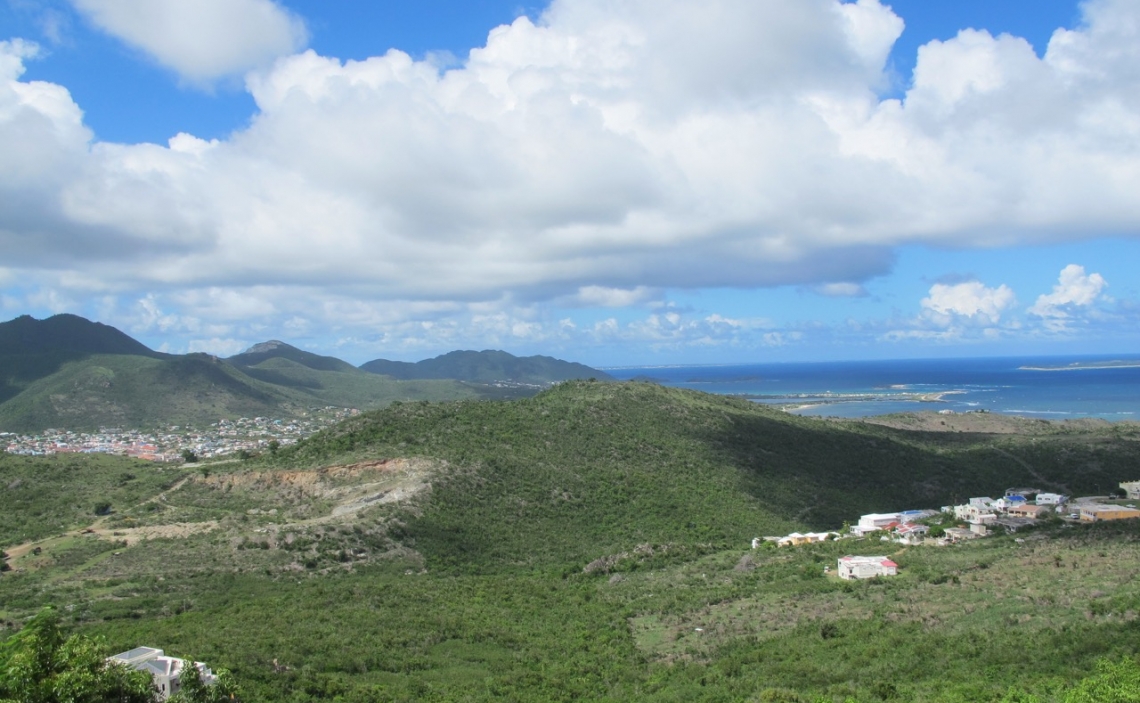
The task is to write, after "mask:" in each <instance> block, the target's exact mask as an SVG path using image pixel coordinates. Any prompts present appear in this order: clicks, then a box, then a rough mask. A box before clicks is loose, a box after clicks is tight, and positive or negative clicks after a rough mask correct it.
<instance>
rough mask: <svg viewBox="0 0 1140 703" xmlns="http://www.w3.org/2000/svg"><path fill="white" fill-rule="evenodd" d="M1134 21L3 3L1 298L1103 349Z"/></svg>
mask: <svg viewBox="0 0 1140 703" xmlns="http://www.w3.org/2000/svg"><path fill="white" fill-rule="evenodd" d="M187 8H191V10H190V11H189V13H188V9H187ZM1138 28H1140V7H1138V6H1137V5H1136V3H1135V2H1133V1H1132V0H1094V1H1093V2H1089V3H1083V4H1082V3H1077V2H1072V1H1070V2H1061V1H1057V0H1046V1H1041V2H1034V3H1028V2H1005V3H993V2H980V1H975V0H968V1H967V0H963V1H958V2H953V3H931V2H929V1H928V0H900V1H896V2H893V3H885V2H883V3H880V2H878V1H876V0H860V1H859V2H847V3H843V2H839V0H717V2H712V3H706V4H702V5H700V6H699V7H698V6H697V4H694V3H684V2H667V1H665V0H653V1H650V0H621V1H619V2H612V1H608V2H603V1H602V0H561V1H560V2H556V3H554V4H552V5H545V4H533V5H522V4H519V3H508V2H498V1H494V0H483V1H479V0H471V1H469V2H464V3H455V2H443V1H442V0H431V1H425V2H420V3H414V4H412V3H387V2H385V3H329V2H320V1H318V0H303V1H302V0H296V1H292V2H273V1H271V0H202V1H201V2H199V3H195V4H193V5H190V4H186V3H181V2H178V1H177V0H146V1H145V2H144V1H142V0H0V30H3V31H2V32H0V42H3V44H0V251H2V252H3V253H2V254H0V318H2V319H10V318H11V317H15V316H17V315H20V314H32V315H34V316H37V317H43V316H47V315H51V314H53V313H57V312H72V313H77V314H81V315H84V316H87V317H89V318H91V319H96V320H100V321H103V322H106V323H108V324H112V325H115V326H117V327H119V328H121V329H123V330H124V331H126V332H128V333H130V334H132V335H134V336H135V337H137V338H139V339H140V340H142V341H144V342H145V343H147V344H149V345H151V346H153V347H155V348H162V349H165V350H169V351H176V352H185V351H208V352H211V353H216V354H220V355H229V354H232V353H236V352H237V351H240V350H241V349H243V348H245V347H247V346H249V345H251V344H253V343H256V342H259V341H263V340H266V339H270V338H277V339H282V340H285V341H288V342H291V343H293V344H296V345H297V346H301V347H304V348H307V349H311V350H313V351H318V352H322V353H327V354H333V355H336V356H339V357H341V358H345V359H347V360H350V361H353V362H357V363H359V362H363V361H366V360H369V359H373V358H380V357H383V358H393V359H413V360H414V359H420V358H425V357H428V356H433V355H435V354H439V353H442V352H445V351H448V350H451V349H456V348H477V349H482V348H501V349H506V350H508V351H511V352H514V353H519V354H531V353H543V354H551V355H555V356H561V357H564V358H572V359H576V360H582V361H585V362H587V363H592V364H596V365H633V364H639V363H644V364H658V363H718V362H745V361H771V360H802V359H818V360H826V359H855V358H902V357H927V356H977V355H1005V354H1011V355H1016V354H1075V353H1122V354H1123V353H1134V352H1136V351H1137V349H1138V346H1140V345H1138V343H1140V324H1138V323H1140V283H1137V282H1136V276H1135V274H1134V270H1135V268H1136V263H1137V262H1140V236H1138V235H1140V199H1138V198H1136V197H1135V193H1137V192H1140V98H1138V97H1137V96H1140V73H1138V72H1137V71H1136V69H1135V66H1137V65H1140V41H1138V40H1140V37H1137V36H1136V35H1137V33H1138V32H1140V29H1138Z"/></svg>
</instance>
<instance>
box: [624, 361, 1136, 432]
mask: <svg viewBox="0 0 1140 703" xmlns="http://www.w3.org/2000/svg"><path fill="white" fill-rule="evenodd" d="M605 370H606V372H607V373H609V374H610V375H612V376H614V377H616V378H618V379H621V380H629V379H634V378H643V379H649V380H653V381H655V382H657V383H661V384H662V385H666V386H676V387H680V388H692V389H695V390H700V391H705V392H708V393H720V394H731V395H740V396H745V397H748V398H750V399H752V400H755V401H757V402H762V403H773V404H779V405H784V406H795V407H797V409H795V410H793V412H797V413H800V414H805V415H825V416H838V417H866V416H869V415H884V414H887V413H895V412H912V411H916V410H935V411H937V410H953V411H955V412H968V411H977V410H987V411H989V412H995V413H1005V414H1008V415H1023V416H1026V417H1037V418H1043V419H1067V418H1086V417H1096V418H1103V419H1105V420H1110V421H1121V420H1136V421H1140V355H1131V356H1128V355H1126V356H1098V357H1090V356H1082V357H1002V358H987V359H908V360H896V361H838V362H819V363H810V364H808V363H803V364H797V363H782V364H743V365H731V366H730V365H724V366H653V367H623V368H610V369H605Z"/></svg>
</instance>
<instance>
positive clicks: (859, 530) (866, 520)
mask: <svg viewBox="0 0 1140 703" xmlns="http://www.w3.org/2000/svg"><path fill="white" fill-rule="evenodd" d="M897 522H899V514H898V513H870V514H868V515H863V516H861V517H860V518H859V524H858V525H855V526H854V527H852V528H851V531H852V532H853V533H855V534H857V535H859V536H860V537H862V536H863V535H865V534H867V533H869V532H875V531H877V530H885V529H888V528H890V527H891V524H892V523H897Z"/></svg>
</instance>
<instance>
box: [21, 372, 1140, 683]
mask: <svg viewBox="0 0 1140 703" xmlns="http://www.w3.org/2000/svg"><path fill="white" fill-rule="evenodd" d="M892 424H894V425H896V426H895V427H887V426H882V425H875V424H870V423H863V422H833V421H827V420H820V419H812V418H801V417H795V416H791V415H787V414H784V413H781V412H778V411H774V410H772V409H770V408H766V407H763V406H758V405H755V404H751V403H748V402H745V401H741V400H738V399H732V398H725V397H720V396H710V395H705V394H701V393H695V392H691V391H683V390H676V389H668V388H662V387H658V386H654V385H651V384H642V383H621V384H617V383H590V382H568V383H564V384H560V385H558V386H556V387H554V388H552V389H550V390H548V391H546V392H544V393H542V394H539V395H538V396H536V397H534V398H530V399H525V400H519V401H512V402H471V401H460V402H452V403H426V402H410V403H400V404H393V405H392V406H391V407H388V408H385V409H382V410H378V411H374V412H371V413H366V414H364V415H362V416H358V417H356V418H353V419H351V420H349V421H346V422H345V423H343V424H341V425H339V426H337V427H334V428H332V429H330V430H328V431H325V432H324V433H322V434H319V435H316V436H314V437H312V438H310V439H308V440H306V441H304V442H302V443H300V444H298V445H296V446H295V447H291V448H282V449H281V450H280V451H278V452H277V454H276V456H273V457H269V456H266V457H263V458H262V459H260V460H251V461H246V462H241V463H234V464H218V465H214V466H202V467H198V468H197V469H195V470H193V471H186V470H184V471H174V472H171V471H169V470H168V469H161V470H157V469H156V467H152V466H147V465H144V464H142V463H140V462H133V463H132V462H127V461H125V460H122V461H119V460H116V461H109V460H105V459H102V460H98V462H96V461H94V460H89V459H88V458H86V457H66V458H65V457H53V458H36V459H23V458H21V459H16V458H12V459H9V460H8V461H3V460H0V485H7V486H8V487H9V489H10V491H9V494H5V497H4V500H3V501H0V502H2V503H3V509H4V510H5V511H6V514H7V515H9V516H11V517H15V518H16V519H15V520H13V521H12V523H11V524H12V528H11V529H9V530H8V531H7V540H8V542H7V543H6V544H3V545H0V547H2V548H3V549H4V551H6V552H8V555H9V556H8V558H7V560H6V563H7V564H8V565H9V568H10V569H11V571H8V572H4V573H0V640H3V639H4V638H5V636H6V633H8V632H11V629H12V628H13V625H12V624H11V623H19V622H21V621H23V620H25V619H26V618H27V617H29V616H30V615H31V614H33V613H35V612H36V611H37V609H38V608H39V607H41V606H43V605H47V604H55V605H57V606H61V607H62V606H65V605H66V606H67V608H66V610H61V612H63V613H64V615H65V618H66V619H67V622H68V623H69V624H70V625H71V626H73V627H78V628H80V629H81V630H83V631H86V632H88V633H90V634H97V635H101V636H104V637H106V638H107V641H108V643H109V646H111V647H112V648H118V649H125V648H128V647H131V646H135V645H137V644H138V643H139V642H148V643H156V644H160V645H162V646H163V647H165V648H167V649H168V651H172V652H175V653H178V654H181V655H191V656H194V657H195V658H197V659H200V660H203V661H207V662H209V663H211V665H214V666H219V667H227V668H229V669H231V670H233V672H234V674H235V675H236V677H237V678H238V680H239V682H241V683H242V685H243V686H245V688H246V691H247V692H248V693H249V696H250V699H251V700H252V699H256V700H265V701H319V700H335V699H337V698H340V699H341V700H346V701H352V700H359V701H372V700H389V701H397V700H436V701H497V700H519V701H530V700H535V701H540V700H541V701H549V700H557V701H572V700H612V701H619V700H620V701H626V700H665V701H678V702H679V701H689V700H725V701H736V700H741V701H746V700H760V701H793V702H806V703H817V702H819V701H829V702H833V703H837V702H839V701H856V702H858V703H871V702H872V701H881V700H900V701H902V700H905V701H916V702H929V703H936V702H937V703H944V702H946V701H953V702H958V703H966V702H967V701H969V702H971V703H972V702H974V701H993V702H994V703H997V702H998V701H1022V702H1026V701H1038V702H1039V703H1073V702H1075V701H1081V702H1082V703H1083V702H1084V701H1088V700H1101V699H1098V698H1079V697H1073V695H1075V694H1072V695H1070V694H1071V693H1072V692H1073V691H1077V690H1078V689H1079V687H1081V686H1086V685H1087V686H1094V685H1099V684H1098V683H1097V682H1098V681H1099V679H1097V678H1096V677H1097V676H1106V675H1107V674H1104V672H1106V671H1107V672H1109V673H1112V672H1118V673H1119V674H1120V675H1126V676H1133V675H1134V673H1135V672H1140V669H1137V668H1136V666H1135V660H1134V659H1128V658H1126V657H1133V656H1134V655H1135V651H1136V625H1135V622H1136V620H1135V612H1137V609H1138V608H1140V586H1138V585H1137V581H1136V580H1135V579H1134V578H1133V576H1134V575H1133V574H1132V572H1133V571H1134V570H1135V567H1134V564H1135V562H1136V559H1137V558H1140V552H1138V550H1140V532H1138V530H1140V526H1136V525H1123V524H1121V525H1111V524H1110V525H1104V526H1091V527H1084V526H1081V527H1070V526H1065V525H1048V524H1047V525H1045V526H1042V527H1040V528H1038V529H1036V530H1031V531H1028V532H1023V533H1019V535H1017V536H1016V537H1015V536H1012V535H1011V536H1008V537H1006V536H998V537H993V538H987V539H985V540H979V541H977V542H974V543H967V544H963V545H959V546H955V547H933V546H918V547H915V546H911V547H905V548H904V547H900V546H899V545H894V544H884V543H881V542H879V541H878V540H877V539H864V540H858V539H849V540H842V541H839V542H828V543H824V544H818V545H813V546H809V547H803V548H788V549H779V550H778V549H776V548H775V547H770V548H761V549H755V550H750V549H749V548H748V544H749V541H750V539H751V538H752V537H754V536H758V535H764V534H772V533H781V532H783V531H785V530H789V529H800V530H803V529H805V528H808V527H823V528H836V527H838V526H839V524H841V522H842V521H844V520H852V519H854V518H856V517H857V516H858V515H859V514H860V513H864V512H870V511H881V510H896V509H900V508H904V507H925V506H935V507H937V506H939V505H941V504H943V503H945V502H948V501H949V500H950V499H951V498H954V497H959V498H961V497H968V496H971V495H978V494H993V493H999V492H1001V491H1002V490H1003V489H1004V488H1005V487H1008V486H1010V485H1018V484H1034V485H1040V486H1042V487H1052V486H1065V487H1067V488H1068V489H1069V490H1071V491H1072V492H1073V493H1074V494H1078V495H1079V494H1081V493H1084V492H1088V491H1091V490H1095V489H1096V488H1097V487H1099V486H1104V485H1106V484H1107V483H1108V482H1111V481H1117V480H1120V479H1122V478H1131V477H1134V471H1135V466H1136V465H1137V460H1138V459H1140V442H1138V441H1137V440H1138V439H1140V428H1138V427H1137V426H1135V425H1131V424H1129V425H1114V426H1100V425H1092V424H1088V423H1084V424H1080V423H1078V424H1074V425H1067V424H1062V423H1056V424H1049V423H1042V424H1034V425H1027V426H1024V427H1021V428H1018V429H1017V431H1014V432H1009V431H1005V432H1004V433H1001V434H996V433H986V432H979V431H963V432H929V431H925V430H911V429H906V425H907V424H908V423H907V418H905V417H899V418H895V420H894V421H893V422H892ZM918 426H920V427H921V426H922V423H921V422H919V423H918ZM1006 429H1007V430H1008V428H1006ZM89 461H90V462H91V463H88V462H89ZM140 470H141V471H154V472H155V473H154V474H153V475H144V474H142V473H140ZM80 477H86V478H85V479H84V480H83V481H80V480H79V479H80ZM82 483H88V484H90V485H91V486H92V487H94V488H95V489H96V492H97V493H98V495H99V496H100V498H101V499H102V500H105V501H106V502H107V503H109V504H110V505H111V506H112V507H111V512H110V514H109V515H106V516H104V517H96V515H95V514H94V512H92V508H93V507H95V506H96V503H95V502H94V496H91V497H88V496H85V495H83V494H82V493H81V492H80V493H77V492H76V490H77V487H78V486H80V485H81V484H82ZM55 486H59V487H61V488H62V490H56V489H55V488H54V487H55ZM147 491H150V492H152V495H151V496H150V497H149V498H148V497H147ZM159 491H161V493H159ZM47 513H50V514H52V515H53V516H56V517H53V519H52V520H51V521H50V522H48V521H45V522H44V524H41V523H40V522H38V521H37V520H36V516H37V515H44V514H47ZM88 520H90V521H91V523H90V525H89V526H88V527H87V529H86V531H84V530H82V529H78V528H82V527H83V526H84V525H85V524H87V523H86V521H88ZM62 528H71V529H70V531H68V532H66V533H63V534H52V531H53V530H58V529H62ZM30 536H34V537H35V538H37V541H35V542H24V543H18V544H17V543H15V542H18V541H19V540H20V539H25V538H28V537H30ZM851 553H855V554H883V553H888V554H890V555H892V557H893V558H894V559H895V560H896V561H897V562H898V563H899V564H900V568H901V571H900V575H899V576H898V577H897V578H893V579H890V580H883V581H874V582H860V583H850V582H845V581H840V580H838V579H836V578H834V577H831V576H828V575H826V574H825V573H824V570H823V567H825V566H828V565H832V566H834V564H835V559H836V558H837V557H839V556H842V555H844V554H851ZM1027 643H1029V644H1027ZM1098 661H1100V662H1101V663H1100V664H1099V666H1100V667H1101V668H1099V669H1098V668H1097V667H1098ZM1106 662H1107V663H1106ZM1129 662H1131V664H1129ZM1109 665H1111V666H1115V667H1117V669H1107V668H1105V667H1107V666H1109ZM979 671H984V672H985V675H978V672H979ZM1121 672H1122V673H1121ZM1113 675H1116V674H1113ZM1090 682H1091V683H1090ZM1030 696H1035V697H1030ZM1108 700H1112V699H1108Z"/></svg>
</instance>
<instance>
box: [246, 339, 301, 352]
mask: <svg viewBox="0 0 1140 703" xmlns="http://www.w3.org/2000/svg"><path fill="white" fill-rule="evenodd" d="M288 346H290V345H288V344H286V343H285V342H282V341H281V340H279V339H271V340H269V341H268V342H261V343H260V344H254V345H253V346H252V347H250V348H249V349H246V350H245V351H243V352H242V354H265V353H267V352H271V351H274V350H275V349H280V348H281V347H288Z"/></svg>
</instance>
